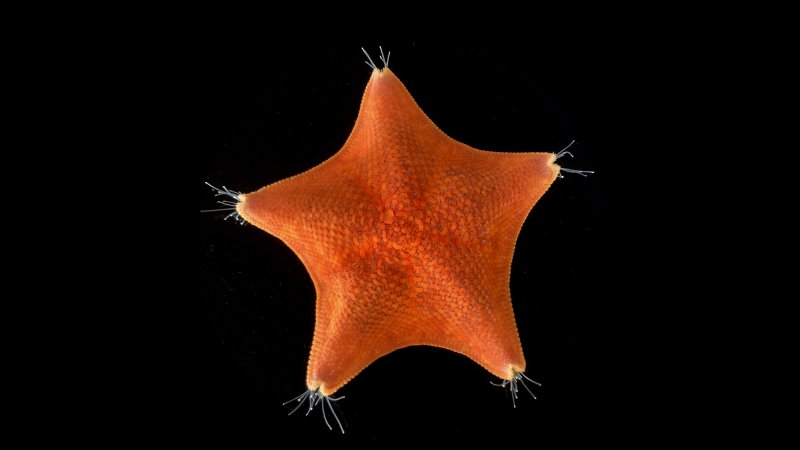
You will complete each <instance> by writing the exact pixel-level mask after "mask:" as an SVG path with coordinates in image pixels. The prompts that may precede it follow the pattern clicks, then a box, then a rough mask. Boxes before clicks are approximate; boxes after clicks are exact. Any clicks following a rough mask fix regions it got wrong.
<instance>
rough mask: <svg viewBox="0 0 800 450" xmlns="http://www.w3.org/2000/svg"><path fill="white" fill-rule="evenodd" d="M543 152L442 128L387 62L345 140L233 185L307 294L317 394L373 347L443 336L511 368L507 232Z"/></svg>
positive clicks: (517, 348)
mask: <svg viewBox="0 0 800 450" xmlns="http://www.w3.org/2000/svg"><path fill="white" fill-rule="evenodd" d="M555 159H556V155H554V154H552V153H497V152H488V151H480V150H476V149H474V148H471V147H469V146H467V145H465V144H462V143H460V142H457V141H455V140H453V139H452V138H450V137H448V136H447V135H446V134H444V133H443V132H442V131H441V130H439V128H437V127H436V125H434V123H433V122H432V121H431V120H430V119H429V118H428V117H427V116H426V115H425V113H423V112H422V110H421V109H420V108H419V106H417V104H416V102H415V101H414V99H413V98H412V97H411V95H410V94H409V93H408V91H407V90H406V88H405V86H404V85H403V84H402V83H401V82H400V80H399V79H398V78H397V77H396V76H395V75H394V74H393V73H392V72H391V71H390V70H389V69H384V70H377V69H376V70H374V71H373V72H372V76H371V78H370V80H369V83H368V84H367V87H366V90H365V92H364V97H363V100H362V103H361V109H360V111H359V114H358V119H357V120H356V124H355V127H354V128H353V131H352V133H351V135H350V137H349V138H348V140H347V142H346V143H345V144H344V147H342V149H341V150H340V151H339V152H337V153H336V154H335V155H333V156H332V157H331V158H330V159H328V160H327V161H325V162H323V163H322V164H320V165H318V166H317V167H314V168H312V169H310V170H308V171H307V172H304V173H302V174H300V175H297V176H294V177H291V178H288V179H285V180H282V181H279V182H276V183H274V184H271V185H269V186H266V187H264V188H262V189H260V190H258V191H256V192H253V193H250V194H246V195H242V196H240V197H239V201H240V202H239V204H238V206H237V211H238V213H239V214H240V215H241V217H242V218H244V219H245V220H247V221H248V222H249V223H251V224H253V225H255V226H257V227H259V228H261V229H263V230H264V231H266V232H268V233H270V234H272V235H273V236H276V237H278V238H279V239H281V240H282V241H283V242H285V243H286V244H287V245H288V246H289V247H290V248H291V249H292V250H293V251H294V252H295V253H296V254H297V255H298V256H299V258H300V259H301V260H302V262H303V264H304V265H305V266H306V268H307V269H308V272H309V274H310V275H311V278H312V280H313V282H314V285H315V287H316V293H317V306H316V326H315V330H314V341H313V344H312V347H311V356H310V359H309V363H308V372H307V377H306V383H307V385H308V388H309V390H310V391H317V390H318V392H320V393H321V394H322V395H325V396H329V395H331V394H333V393H334V392H335V391H337V390H338V389H339V388H341V387H342V386H343V385H345V384H346V383H347V382H348V381H349V380H351V379H352V378H353V377H354V376H356V375H357V374H358V373H359V372H360V371H362V370H363V369H364V368H366V367H367V366H368V365H369V364H370V363H372V362H373V361H375V360H376V359H378V358H380V357H381V356H383V355H386V354H388V353H391V352H392V351H394V350H397V349H399V348H403V347H407V346H411V345H431V346H437V347H443V348H446V349H449V350H452V351H455V352H458V353H461V354H463V355H466V356H468V357H469V358H471V359H473V360H474V361H475V362H477V363H478V364H480V365H481V366H483V367H484V368H486V370H488V371H489V372H491V373H492V374H494V375H496V376H498V377H500V378H502V379H505V380H513V379H514V377H515V376H517V374H519V373H521V372H523V371H524V370H525V359H524V357H523V354H522V346H521V344H520V340H519V335H518V333H517V328H516V323H515V321H514V312H513V310H512V307H511V293H510V288H509V277H510V272H511V259H512V256H513V253H514V244H515V242H516V239H517V236H518V234H519V232H520V229H521V227H522V224H523V222H524V221H525V218H526V217H527V215H528V212H529V211H530V210H531V208H533V206H534V204H535V203H536V201H537V200H538V199H539V198H540V197H541V196H542V195H543V194H544V192H545V191H547V189H548V188H549V187H550V185H551V184H552V182H553V181H554V180H555V178H556V177H557V176H558V174H559V166H557V165H556V164H555Z"/></svg>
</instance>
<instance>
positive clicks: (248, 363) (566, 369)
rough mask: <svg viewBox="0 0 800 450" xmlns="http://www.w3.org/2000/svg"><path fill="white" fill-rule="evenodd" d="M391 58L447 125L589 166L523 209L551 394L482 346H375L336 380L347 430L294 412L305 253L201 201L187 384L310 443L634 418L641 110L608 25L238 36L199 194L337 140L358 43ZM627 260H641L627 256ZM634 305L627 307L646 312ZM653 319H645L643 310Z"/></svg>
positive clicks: (517, 291) (272, 175)
mask: <svg viewBox="0 0 800 450" xmlns="http://www.w3.org/2000/svg"><path fill="white" fill-rule="evenodd" d="M378 44H381V45H383V48H384V50H391V52H392V56H391V61H390V67H391V68H392V70H393V71H394V72H395V74H396V75H397V76H398V77H399V78H400V79H401V80H402V81H403V83H404V84H405V85H406V87H407V88H408V90H409V91H410V92H411V94H412V95H413V96H414V98H415V99H416V101H417V102H418V104H419V105H420V106H421V108H422V109H423V110H424V111H425V112H426V113H427V114H428V116H429V117H430V118H431V119H432V120H433V121H434V122H435V123H436V124H437V125H438V126H439V127H440V128H441V129H442V130H443V131H444V132H445V133H447V134H449V135H450V136H451V137H453V138H455V139H457V140H459V141H462V142H464V143H466V144H468V145H470V146H473V147H475V148H479V149H484V150H494V151H504V152H528V151H543V152H556V151H558V150H560V149H561V148H563V147H564V146H566V145H567V144H568V143H569V142H570V141H571V140H573V139H575V140H576V143H575V144H574V146H573V147H572V148H571V151H572V153H573V154H574V155H575V156H576V157H575V158H571V159H570V158H565V159H564V160H563V161H561V162H562V163H563V164H562V165H563V166H565V167H571V168H577V169H592V170H595V171H596V173H595V174H594V175H592V176H590V177H588V178H582V177H580V176H577V175H570V174H567V176H566V178H564V179H558V180H556V182H555V183H554V184H553V186H552V187H551V188H550V190H549V191H548V192H547V193H546V194H545V195H544V197H543V198H542V199H541V200H540V201H539V203H538V204H537V205H536V206H535V207H534V209H533V211H532V212H531V214H530V215H529V217H528V219H527V221H526V223H525V225H524V227H523V229H522V232H521V234H520V237H519V240H518V242H517V248H516V251H515V255H514V261H513V265H512V274H511V292H512V299H513V305H514V310H515V315H516V320H517V326H518V329H519V333H520V337H521V340H522V345H523V349H524V351H525V357H526V360H527V372H526V374H527V375H528V376H530V377H531V378H533V379H535V380H537V381H539V382H541V383H542V387H541V388H538V387H537V388H535V390H534V392H535V393H536V395H537V397H538V400H534V399H532V398H530V397H529V396H528V395H527V393H524V394H523V395H521V397H520V399H519V400H518V402H517V408H516V409H514V408H512V405H511V400H510V398H509V396H508V393H507V392H506V391H503V390H501V389H500V388H497V387H493V386H491V385H490V384H489V382H490V381H496V380H495V379H494V377H493V376H492V375H490V374H489V373H488V372H486V371H485V370H484V369H483V368H482V367H480V366H479V365H477V364H476V363H474V362H473V361H471V360H469V359H468V358H466V357H464V356H461V355H458V354H455V353H452V352H448V351H445V350H442V349H435V348H426V347H413V348H408V349H403V350H399V351H397V352H394V353H392V354H390V355H387V356H386V357H384V358H381V359H379V360H378V361H376V362H375V363H373V364H372V365H370V366H369V367H368V368H367V369H366V370H364V371H363V372H362V373H361V374H359V375H358V376H357V377H356V378H354V379H353V380H352V381H351V382H349V383H348V384H347V385H346V386H345V387H344V388H342V389H341V390H340V391H339V392H337V395H344V396H346V399H345V400H343V401H341V402H340V403H339V404H340V406H341V410H342V416H343V417H344V418H345V419H346V421H347V423H348V426H347V428H346V432H347V434H346V435H345V436H340V435H339V433H338V432H331V431H328V430H327V428H326V427H325V426H324V424H323V423H322V418H321V417H320V415H319V411H314V413H312V415H311V416H309V417H303V416H302V414H296V415H295V416H291V417H287V415H286V414H287V413H288V411H289V409H288V407H285V406H281V403H282V402H284V401H286V400H288V399H290V398H292V397H294V396H295V395H297V394H299V393H301V392H302V391H304V390H305V389H306V388H305V368H306V364H307V358H308V352H309V348H310V344H311V339H312V333H313V326H314V300H315V298H314V297H315V293H314V287H313V285H312V283H311V280H310V278H309V276H308V274H307V272H306V270H305V268H304V267H303V265H302V264H301V263H300V261H299V260H298V259H297V257H296V256H295V255H294V254H293V253H292V251H291V250H289V249H288V248H287V247H286V246H285V245H284V244H283V243H281V242H280V241H279V240H278V239H276V238H274V237H272V236H270V235H268V234H266V233H264V232H263V231H260V230H258V229H256V228H255V227H252V226H250V225H244V226H240V225H237V224H235V223H234V222H232V221H227V222H226V221H222V217H223V216H224V214H222V213H218V214H201V215H200V217H199V220H200V234H201V240H200V246H201V247H200V250H201V255H200V260H201V266H200V298H199V299H198V300H197V305H196V306H197V307H198V310H199V314H198V315H197V325H198V327H197V328H198V330H200V333H201V334H200V336H198V337H197V339H193V342H192V345H193V346H195V348H196V349H197V350H199V352H198V358H197V359H196V361H195V362H196V363H197V365H196V369H193V370H192V377H193V380H192V381H193V382H195V383H196V384H197V385H198V386H201V387H200V388H199V389H197V390H196V396H195V398H194V404H196V405H197V408H196V412H198V413H199V416H200V417H201V418H202V419H203V423H205V424H208V425H207V426H208V427H209V430H214V429H216V430H218V431H224V432H226V433H230V434H231V435H238V436H242V435H246V436H256V437H257V439H263V442H269V441H270V440H272V439H276V438H278V437H288V438H290V439H298V440H302V441H303V442H316V440H317V438H322V439H323V441H322V442H334V440H342V439H344V440H347V441H365V442H374V443H387V442H394V441H396V440H397V439H399V438H404V437H405V438H410V439H413V438H414V437H415V436H419V435H423V434H426V433H427V434H432V435H435V436H439V437H440V438H441V439H448V440H449V441H450V442H454V441H453V439H456V440H459V439H463V440H464V441H465V442H466V441H467V440H469V439H470V438H472V437H474V436H483V435H491V436H495V437H496V439H498V441H497V442H498V443H499V442H501V441H503V440H505V439H509V440H515V439H519V438H522V439H538V438H541V437H545V436H546V437H550V438H553V439H556V440H560V441H562V440H567V441H568V440H570V439H574V438H576V437H585V438H587V439H591V438H592V436H596V435H597V433H612V434H617V433H618V432H621V430H624V429H625V428H626V427H629V426H631V423H633V422H636V423H641V422H642V421H644V422H646V420H647V419H646V418H642V417H638V418H634V416H632V415H631V411H630V409H629V408H628V406H627V402H628V401H629V400H630V399H631V397H633V396H634V395H635V392H632V391H635V389H636V386H638V383H639V381H638V380H639V379H640V378H641V377H642V376H644V374H643V373H641V371H642V370H644V369H637V364H636V360H637V358H639V352H637V351H634V350H635V349H636V348H638V346H637V345H636V344H635V343H632V342H631V338H632V336H630V335H629V332H630V330H629V325H628V319H626V318H624V317H620V312H621V310H622V309H623V303H622V297H623V295H624V294H622V292H623V291H624V289H625V286H626V283H627V282H628V280H626V277H628V276H630V274H626V270H625V269H626V267H623V266H622V265H621V264H620V261H627V258H626V255H625V253H626V252H627V249H626V246H624V245H622V240H624V235H625V228H626V226H625V225H623V224H622V223H623V220H622V219H621V218H620V217H618V214H617V213H616V212H615V211H617V207H616V206H617V203H618V202H619V199H618V198H617V197H616V194H615V192H617V191H618V190H617V189H615V187H614V185H615V184H616V180H618V179H620V178H621V177H624V176H625V170H624V169H622V167H625V166H622V165H620V164H618V162H619V161H620V160H621V159H622V155H621V154H620V153H621V152H623V150H622V146H623V141H624V140H625V139H627V138H629V137H630V136H631V133H630V131H631V130H630V129H628V128H629V127H630V124H631V123H633V122H634V121H635V115H636V111H631V110H630V109H629V105H628V104H627V101H628V100H629V99H630V97H631V95H632V93H631V92H629V91H628V90H627V89H628V88H629V87H630V86H628V85H627V84H626V80H627V79H628V78H632V77H635V73H631V72H629V71H624V70H621V68H620V66H619V64H620V60H619V59H617V58H616V56H615V54H614V52H612V51H610V50H609V49H608V48H605V47H604V45H603V44H601V43H599V42H591V41H588V42H586V41H584V42H581V43H579V44H570V43H561V44H560V45H558V46H552V45H550V43H540V44H539V43H533V42H526V43H514V42H511V43H505V44H504V45H488V44H485V45H475V46H454V45H452V44H441V43H435V44H434V43H426V42H412V41H398V42H391V41H388V42H387V41H381V42H352V43H348V44H339V43H337V44H336V45H325V46H318V47H314V48H308V47H300V46H291V45H287V44H285V43H273V44H272V45H265V46H260V47H253V46H251V45H248V46H241V47H240V46H237V45H235V44H234V45H230V46H229V47H225V48H223V49H216V50H215V51H214V52H213V54H211V53H210V54H209V56H208V64H209V71H208V74H207V75H209V76H208V77H207V79H208V81H207V83H208V84H207V85H206V86H203V87H202V89H203V92H202V97H203V98H204V99H208V101H207V103H206V104H204V105H203V109H202V110H203V111H208V112H207V114H206V115H205V118H206V119H207V124H206V123H205V122H204V124H203V125H204V126H203V129H202V131H201V137H202V139H203V148H202V151H201V154H200V157H199V158H198V159H199V161H200V180H198V188H197V195H198V196H199V203H198V209H202V208H213V207H214V198H213V196H212V195H211V192H210V191H209V190H208V189H207V187H205V186H204V185H203V184H202V183H203V182H204V181H208V182H211V183H212V184H217V185H222V184H224V185H226V186H228V187H229V188H231V189H235V190H239V191H242V192H250V191H253V190H255V189H258V188H260V187H262V186H264V185H266V184H269V183H272V182H274V181H277V180H280V179H283V178H285V177H288V176H291V175H295V174H297V173H299V172H301V171H304V170H307V169H309V168H311V167H313V166H315V165H317V164H319V163H320V162H322V161H324V160H325V159H327V158H328V157H330V156H331V155H333V154H334V153H335V152H336V151H337V150H338V149H339V148H340V147H341V145H342V144H343V143H344V141H345V140H346V138H347V136H348V135H349V133H350V130H351V128H352V125H353V123H354V121H355V119H356V115H357V112H358V107H359V103H360V100H361V95H362V93H363V88H364V86H365V85H366V83H367V80H368V78H369V76H370V69H369V68H368V67H367V66H366V65H365V64H364V62H363V61H364V59H365V58H364V57H363V54H362V53H361V50H360V47H361V46H365V47H367V50H368V51H369V52H370V54H371V55H372V57H373V59H374V60H376V61H377V45H378ZM623 264H625V265H627V264H628V262H625V263H623ZM625 306H626V308H627V309H626V314H627V317H636V316H637V314H636V311H635V310H634V311H631V310H630V305H625ZM637 320H638V321H639V322H641V317H640V318H639V319H637Z"/></svg>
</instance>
